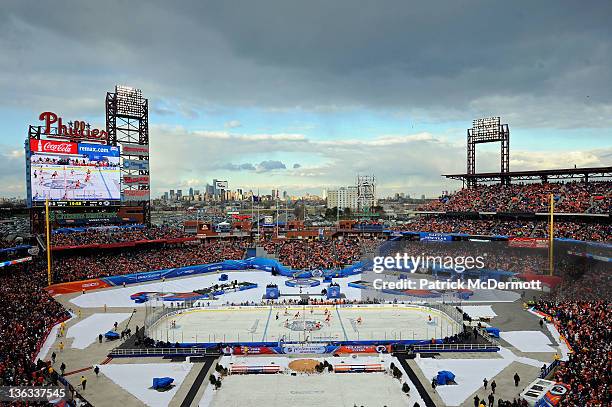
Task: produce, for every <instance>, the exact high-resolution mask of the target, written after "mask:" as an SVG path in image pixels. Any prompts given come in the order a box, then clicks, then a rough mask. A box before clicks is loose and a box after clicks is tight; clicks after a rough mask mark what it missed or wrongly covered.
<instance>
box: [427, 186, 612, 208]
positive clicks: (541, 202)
mask: <svg viewBox="0 0 612 407" xmlns="http://www.w3.org/2000/svg"><path fill="white" fill-rule="evenodd" d="M550 194H553V196H554V200H555V202H556V204H555V211H556V212H563V213H586V212H588V213H610V210H611V209H612V207H611V201H612V182H610V181H598V182H588V183H585V182H569V183H552V182H551V183H533V184H512V185H507V186H506V185H501V184H496V185H480V186H477V187H476V188H470V189H467V188H466V189H461V190H459V191H457V192H455V193H453V194H448V195H443V196H441V197H440V198H439V199H438V200H437V201H433V202H430V203H428V204H427V205H424V206H422V207H420V208H419V209H421V210H431V211H447V212H449V211H450V212H547V211H548V210H549V207H550Z"/></svg>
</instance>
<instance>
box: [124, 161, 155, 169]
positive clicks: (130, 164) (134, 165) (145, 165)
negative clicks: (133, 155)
mask: <svg viewBox="0 0 612 407" xmlns="http://www.w3.org/2000/svg"><path fill="white" fill-rule="evenodd" d="M123 169H124V170H134V171H148V170H149V161H147V160H123Z"/></svg>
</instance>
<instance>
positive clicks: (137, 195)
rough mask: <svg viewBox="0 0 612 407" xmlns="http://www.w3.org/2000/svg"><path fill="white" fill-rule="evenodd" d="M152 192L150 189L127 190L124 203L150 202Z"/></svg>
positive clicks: (123, 198)
mask: <svg viewBox="0 0 612 407" xmlns="http://www.w3.org/2000/svg"><path fill="white" fill-rule="evenodd" d="M150 192H151V191H149V190H148V189H126V190H124V191H123V194H122V197H121V198H122V199H121V200H122V201H123V202H139V201H148V200H149V196H150V195H149V194H150Z"/></svg>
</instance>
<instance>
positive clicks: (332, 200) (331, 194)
mask: <svg viewBox="0 0 612 407" xmlns="http://www.w3.org/2000/svg"><path fill="white" fill-rule="evenodd" d="M357 192H358V191H357V187H354V186H349V187H341V188H338V189H330V190H327V207H328V208H335V207H338V208H340V209H344V208H350V209H351V210H357V208H358V200H357V197H358V194H357Z"/></svg>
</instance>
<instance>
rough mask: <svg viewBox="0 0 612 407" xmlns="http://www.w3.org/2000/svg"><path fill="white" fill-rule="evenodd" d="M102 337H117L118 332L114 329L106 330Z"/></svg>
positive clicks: (111, 338) (110, 338)
mask: <svg viewBox="0 0 612 407" xmlns="http://www.w3.org/2000/svg"><path fill="white" fill-rule="evenodd" d="M104 337H105V338H106V339H109V340H113V339H119V334H118V333H117V332H115V331H108V332H107V333H105V334H104Z"/></svg>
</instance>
